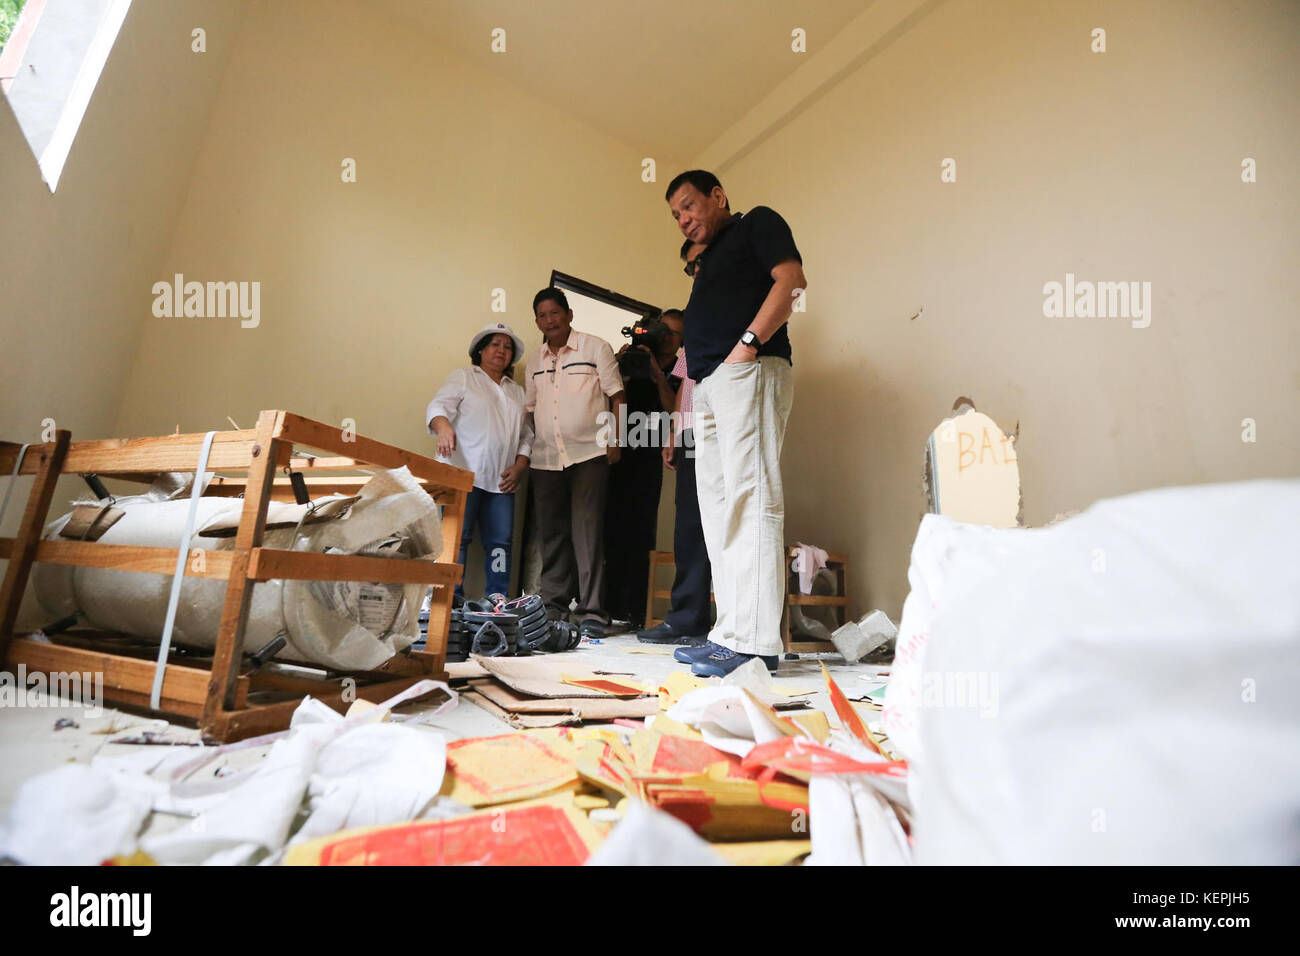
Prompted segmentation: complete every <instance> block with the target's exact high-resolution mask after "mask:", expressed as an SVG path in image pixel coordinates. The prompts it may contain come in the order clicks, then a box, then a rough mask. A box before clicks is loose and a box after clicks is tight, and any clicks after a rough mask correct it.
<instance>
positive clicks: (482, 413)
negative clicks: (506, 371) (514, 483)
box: [424, 365, 533, 493]
mask: <svg viewBox="0 0 1300 956" xmlns="http://www.w3.org/2000/svg"><path fill="white" fill-rule="evenodd" d="M439 415H441V416H443V417H444V418H446V419H447V420H448V421H449V422H451V427H452V428H454V429H455V430H456V448H455V450H454V451H453V452H452V453H451V455H450V456H447V457H444V456H442V455H439V456H438V460H439V461H445V462H447V463H448V464H450V465H455V466H457V467H458V468H468V469H469V470H470V471H472V472H474V487H475V488H482V489H483V490H484V491H491V492H494V493H500V491H501V473H502V472H503V471H505V470H506V469H507V468H509V467H510V466H511V465H513V464H514V463H515V457H516V456H518V455H531V454H532V452H533V428H532V425H530V424H529V422H528V416H527V415H526V414H524V390H523V388H521V387H520V385H519V383H518V382H516V381H515V380H514V379H512V378H504V377H503V378H502V379H501V384H500V385H498V384H497V383H496V382H494V381H492V377H491V376H490V375H488V373H487V372H485V371H483V370H482V369H481V368H479V367H478V366H476V365H471V366H468V367H466V368H458V369H456V370H455V371H453V372H452V373H451V375H449V376H448V377H447V384H446V385H444V386H443V387H442V388H440V389H439V390H438V394H437V395H435V396H434V397H433V401H431V402H430V403H429V407H428V409H426V410H425V413H424V422H425V425H426V426H428V428H429V434H431V435H433V434H436V433H435V432H434V430H433V427H432V426H431V425H429V423H430V422H432V421H433V420H434V419H435V418H437V417H438V416H439Z"/></svg>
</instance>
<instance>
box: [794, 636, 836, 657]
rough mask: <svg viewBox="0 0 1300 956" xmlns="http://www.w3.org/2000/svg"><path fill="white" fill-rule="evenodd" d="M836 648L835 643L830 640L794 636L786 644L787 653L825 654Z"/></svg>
mask: <svg viewBox="0 0 1300 956" xmlns="http://www.w3.org/2000/svg"><path fill="white" fill-rule="evenodd" d="M835 649H836V648H835V645H834V644H832V643H831V642H830V641H817V640H812V641H805V640H796V639H794V638H791V639H790V641H789V642H788V643H787V644H786V645H785V650H786V653H789V654H825V653H827V652H828V651H834V650H835Z"/></svg>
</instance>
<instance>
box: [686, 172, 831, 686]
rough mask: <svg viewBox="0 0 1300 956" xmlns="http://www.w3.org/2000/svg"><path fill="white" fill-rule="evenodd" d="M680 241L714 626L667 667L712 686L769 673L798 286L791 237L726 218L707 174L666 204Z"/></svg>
mask: <svg viewBox="0 0 1300 956" xmlns="http://www.w3.org/2000/svg"><path fill="white" fill-rule="evenodd" d="M664 198H666V199H667V200H668V208H669V209H670V210H671V211H672V215H673V219H674V220H676V222H677V225H678V228H680V229H681V231H682V235H684V236H685V237H686V238H687V239H689V240H691V241H692V242H695V243H701V244H704V245H705V246H707V248H706V249H705V251H704V252H703V253H702V254H701V255H700V256H699V257H698V259H697V273H696V277H695V284H694V286H693V287H692V289H691V298H690V301H689V302H688V303H687V305H686V334H685V344H686V361H687V367H688V371H689V373H690V377H691V378H693V379H695V381H696V382H697V383H698V384H697V385H696V388H695V393H694V403H695V469H696V490H697V493H698V495H699V502H700V520H701V523H702V524H703V525H704V540H705V543H706V544H707V546H708V551H709V560H710V562H711V563H712V565H713V592H714V600H715V602H716V603H717V606H718V619H717V622H716V623H715V624H714V626H713V630H712V631H711V632H710V633H709V642H708V643H707V644H705V645H703V646H702V647H682V648H678V650H677V651H675V652H674V655H673V656H674V657H675V658H676V659H677V660H679V661H683V662H685V663H689V664H691V671H692V672H693V673H695V674H698V675H700V676H713V677H722V676H725V675H727V674H729V673H731V672H732V671H733V670H735V669H736V668H737V667H739V666H741V665H742V664H744V663H745V662H746V661H748V660H749V659H750V658H751V657H759V658H760V659H762V661H763V663H764V664H766V665H767V667H768V669H769V670H775V669H776V666H777V662H778V660H779V657H780V654H781V611H782V608H783V605H784V603H785V581H786V575H785V540H784V539H785V496H784V491H783V489H782V486H781V445H782V442H783V441H784V439H785V425H786V421H787V420H788V419H789V417H790V407H791V404H792V402H793V399H794V378H793V374H794V373H793V370H792V369H791V358H790V337H789V334H788V333H787V331H786V322H787V321H788V320H789V318H790V313H791V310H792V308H793V306H794V301H795V296H796V295H802V290H803V289H805V288H806V287H807V286H806V281H805V279H804V274H803V260H802V258H801V257H800V255H799V249H798V248H797V247H796V246H795V244H794V237H793V236H792V235H791V233H790V227H789V226H788V225H786V222H785V220H784V219H782V218H781V217H780V215H778V214H777V213H776V212H774V211H773V210H771V209H768V208H767V207H766V206H755V207H754V208H753V209H751V210H750V211H749V212H747V213H743V214H742V213H732V212H731V207H730V204H729V203H728V201H727V194H726V192H725V191H724V190H723V188H722V184H721V183H720V182H718V177H716V176H714V175H713V174H712V173H710V172H706V171H704V170H700V169H696V170H691V171H689V172H685V173H681V174H680V175H678V176H676V177H675V178H674V179H673V181H672V182H671V183H669V185H668V191H667V192H666V193H665V197H664Z"/></svg>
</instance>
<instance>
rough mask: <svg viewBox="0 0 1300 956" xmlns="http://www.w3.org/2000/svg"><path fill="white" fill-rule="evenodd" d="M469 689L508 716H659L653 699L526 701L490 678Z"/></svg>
mask: <svg viewBox="0 0 1300 956" xmlns="http://www.w3.org/2000/svg"><path fill="white" fill-rule="evenodd" d="M469 686H470V687H471V688H473V690H474V691H475V692H477V693H478V694H481V695H482V696H484V697H486V698H487V699H488V700H490V701H491V702H492V703H494V704H496V705H497V706H498V707H500V708H501V709H502V710H506V711H509V712H510V713H512V714H577V715H578V716H579V717H581V718H582V719H583V720H616V719H617V718H619V717H630V718H635V717H649V716H650V715H651V714H657V713H659V700H658V698H656V697H639V698H632V699H630V700H628V699H624V698H619V697H613V698H591V697H526V696H524V695H522V694H517V693H515V692H514V691H513V690H511V689H510V688H509V687H506V686H505V685H504V684H499V683H497V682H496V681H495V680H492V679H491V678H486V679H483V680H472V681H470V682H469Z"/></svg>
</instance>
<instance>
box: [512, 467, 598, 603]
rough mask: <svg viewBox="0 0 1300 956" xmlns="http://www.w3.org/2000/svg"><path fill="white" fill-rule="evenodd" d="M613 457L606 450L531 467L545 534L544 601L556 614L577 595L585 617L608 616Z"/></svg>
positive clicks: (541, 530) (540, 527) (540, 525)
mask: <svg viewBox="0 0 1300 956" xmlns="http://www.w3.org/2000/svg"><path fill="white" fill-rule="evenodd" d="M608 478H609V462H608V461H607V460H606V458H605V456H604V455H600V456H599V457H597V458H592V459H591V460H590V461H584V462H582V463H580V464H577V465H570V466H569V467H568V468H565V469H564V470H563V471H541V470H539V469H533V470H532V471H531V472H529V480H530V481H531V483H532V486H533V503H534V505H535V506H536V508H537V529H538V532H539V535H540V537H541V552H542V581H541V589H542V600H543V601H544V602H546V607H547V611H548V612H549V613H550V615H551V616H552V617H553V618H558V617H563V616H567V615H568V613H569V601H570V600H572V599H573V598H575V597H576V598H577V599H578V608H577V615H578V617H579V619H581V620H584V621H585V620H597V621H604V620H607V618H606V616H605V612H604V610H603V608H604V588H605V542H604V537H603V532H604V524H605V490H606V486H607V484H608Z"/></svg>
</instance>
